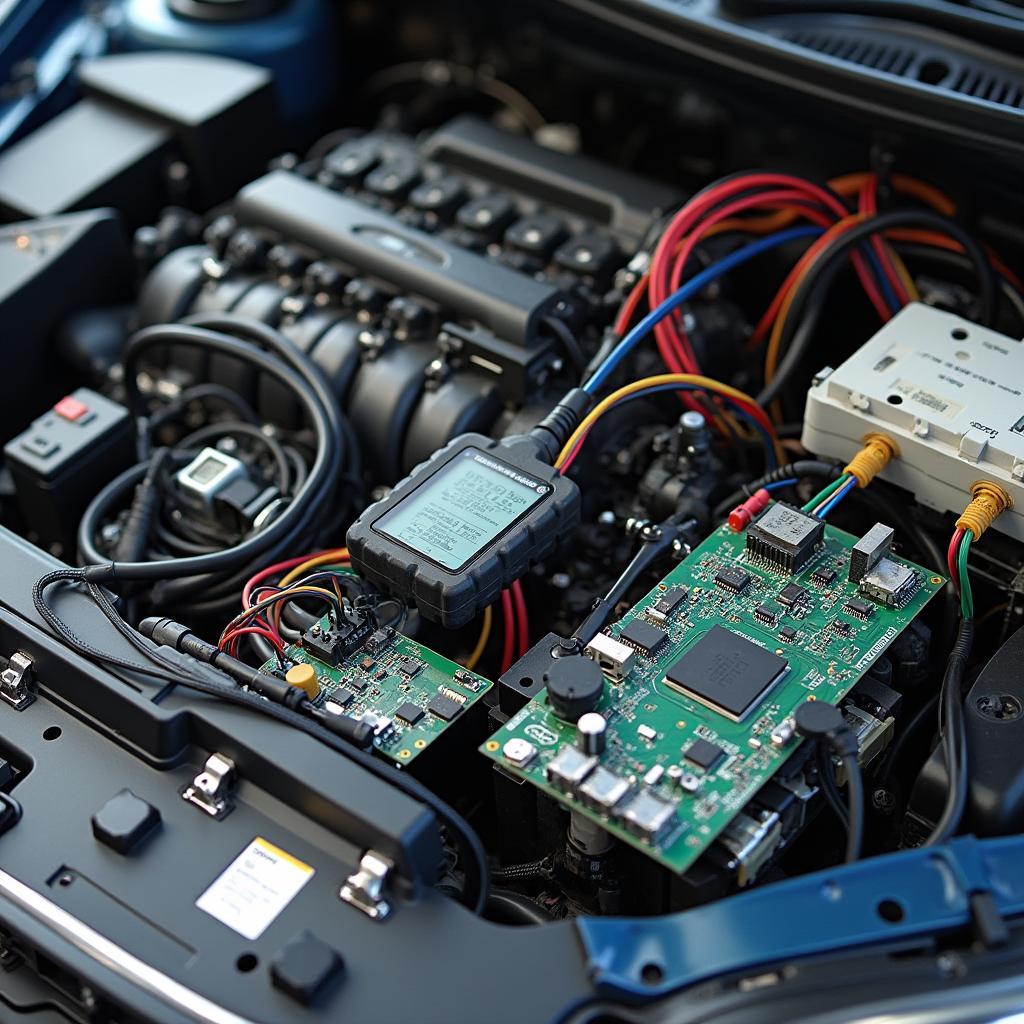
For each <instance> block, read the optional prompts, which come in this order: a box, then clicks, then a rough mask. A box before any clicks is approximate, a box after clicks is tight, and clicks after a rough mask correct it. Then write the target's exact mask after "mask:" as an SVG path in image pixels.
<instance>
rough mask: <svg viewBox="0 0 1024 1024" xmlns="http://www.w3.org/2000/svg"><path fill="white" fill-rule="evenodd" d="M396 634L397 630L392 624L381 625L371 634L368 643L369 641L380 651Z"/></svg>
mask: <svg viewBox="0 0 1024 1024" xmlns="http://www.w3.org/2000/svg"><path fill="white" fill-rule="evenodd" d="M394 636H395V631H394V630H393V629H392V628H391V627H390V626H381V628H380V629H378V630H377V631H376V632H375V633H373V634H372V635H371V636H370V639H369V640H368V641H367V643H369V645H370V646H371V647H372V648H373V649H374V650H375V651H379V650H381V648H383V647H387V645H388V644H389V643H391V641H392V640H393V639H394Z"/></svg>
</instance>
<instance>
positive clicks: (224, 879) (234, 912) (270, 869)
mask: <svg viewBox="0 0 1024 1024" xmlns="http://www.w3.org/2000/svg"><path fill="white" fill-rule="evenodd" d="M312 877H313V868H311V867H310V866H309V865H308V864H303V863H302V861H301V860H297V859H296V858H295V857H293V856H292V855H291V854H290V853H285V851H284V850H282V849H280V848H279V847H277V846H274V844H273V843H268V842H267V841H266V839H261V838H260V837H259V836H257V837H256V838H255V839H254V840H253V841H252V842H251V843H250V844H249V845H248V846H247V847H246V848H245V849H244V850H243V851H242V852H241V853H240V854H239V855H238V856H237V857H236V858H235V859H234V860H233V861H232V862H231V863H230V864H229V865H228V866H227V868H226V869H225V870H224V871H223V872H222V873H221V874H220V875H219V876H218V877H217V878H215V879H214V881H213V884H212V885H211V886H210V887H209V889H207V890H206V892H204V893H203V894H202V896H200V897H199V899H197V900H196V906H197V907H198V908H199V909H200V910H205V911H206V913H207V914H210V915H211V916H213V917H215V918H217V920H218V921H220V922H221V924H226V925H227V926H228V927H229V928H232V929H233V930H234V931H236V932H238V934H239V935H242V936H244V937H245V938H247V939H258V938H259V937H260V936H261V935H262V934H263V933H264V931H266V929H267V926H268V925H269V924H270V922H271V921H273V920H274V918H275V917H277V915H278V914H280V913H281V911H282V910H284V908H285V907H287V906H288V904H289V903H291V901H292V900H293V899H294V898H295V896H296V895H297V894H298V892H299V890H300V889H301V888H302V887H303V886H304V885H305V884H306V883H307V882H308V881H309V880H310V879H311V878H312Z"/></svg>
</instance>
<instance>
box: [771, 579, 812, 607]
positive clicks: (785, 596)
mask: <svg viewBox="0 0 1024 1024" xmlns="http://www.w3.org/2000/svg"><path fill="white" fill-rule="evenodd" d="M806 596H807V591H806V590H804V588H803V587H801V586H800V584H799V583H787V584H786V585H785V586H784V587H783V588H782V589H781V590H780V591H779V597H778V602H779V604H784V605H785V606H786V607H787V608H792V607H793V605H795V604H800V602H801V601H803V599H804V598H805V597H806Z"/></svg>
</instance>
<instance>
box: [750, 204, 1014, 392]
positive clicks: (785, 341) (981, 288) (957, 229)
mask: <svg viewBox="0 0 1024 1024" xmlns="http://www.w3.org/2000/svg"><path fill="white" fill-rule="evenodd" d="M905 225H912V226H914V227H925V228H930V229H933V230H937V231H941V232H942V233H943V234H947V235H951V236H952V237H953V238H954V239H956V241H958V242H959V243H960V244H961V245H962V246H963V248H964V252H965V253H966V255H967V257H968V259H970V261H971V265H972V267H973V268H974V272H975V274H976V275H977V279H978V299H977V307H978V311H977V315H976V319H977V320H978V321H979V322H981V323H983V324H986V325H988V324H991V323H992V320H993V318H994V316H995V311H996V301H995V300H996V285H995V277H994V272H993V270H992V266H991V264H990V263H989V261H988V257H987V256H986V255H985V251H984V249H983V248H982V247H981V246H980V245H979V244H978V243H977V242H976V241H975V240H974V238H972V237H971V235H970V234H969V233H968V232H966V231H965V230H964V229H963V228H962V227H961V226H960V225H959V224H957V223H956V221H952V220H950V219H949V218H948V217H943V216H941V215H940V214H937V213H933V212H932V211H930V210H920V209H912V210H890V211H888V212H885V213H880V214H877V215H876V216H874V217H871V218H870V219H868V220H864V221H861V222H860V223H858V224H855V225H854V226H853V227H851V228H849V229H848V230H846V231H844V232H843V233H842V234H841V235H839V236H838V237H837V238H836V239H835V240H834V241H833V242H831V243H830V244H829V245H828V246H827V247H826V248H825V249H823V250H822V252H821V253H820V254H819V256H818V258H817V259H816V260H815V261H814V262H813V263H812V264H811V266H810V268H809V269H808V271H807V273H806V274H805V275H804V277H803V279H802V280H801V281H800V283H799V285H797V289H796V293H795V294H794V296H793V300H792V302H791V304H790V307H789V311H788V313H787V315H786V320H785V323H784V324H783V328H782V337H781V339H780V347H781V349H782V351H784V352H785V355H784V356H783V357H782V360H781V362H780V363H779V366H778V369H777V370H776V372H775V376H774V377H773V378H772V380H771V382H770V383H769V384H767V385H765V387H764V389H763V390H762V391H761V393H760V394H759V395H758V396H757V399H756V401H757V403H758V404H759V405H761V406H766V405H768V404H770V403H771V402H773V401H774V400H775V399H776V398H778V397H779V395H780V394H781V393H782V390H783V389H784V388H785V386H786V385H787V384H788V383H789V380H790V378H791V377H792V376H793V374H794V373H795V372H796V370H797V369H798V368H799V366H800V364H801V362H802V360H803V357H804V356H805V355H806V354H807V349H808V347H809V345H810V343H811V340H812V337H813V334H814V326H815V322H816V320H817V315H818V314H820V311H821V309H822V308H823V303H822V302H821V300H818V301H817V302H812V298H813V297H814V296H815V295H816V294H818V292H819V288H820V286H821V284H822V281H827V280H828V279H829V277H830V275H831V274H833V273H835V272H836V271H835V270H834V269H833V268H835V267H837V266H841V262H840V261H845V258H846V256H847V254H848V253H849V251H850V249H852V248H854V247H856V246H859V245H860V244H861V243H862V242H863V241H864V240H865V239H867V238H869V237H870V236H871V235H874V234H878V233H879V232H881V231H886V230H888V229H890V228H896V227H903V226H905ZM812 314H815V315H812ZM798 331H799V338H798V337H797V336H796V334H797V332H798ZM798 342H799V343H798Z"/></svg>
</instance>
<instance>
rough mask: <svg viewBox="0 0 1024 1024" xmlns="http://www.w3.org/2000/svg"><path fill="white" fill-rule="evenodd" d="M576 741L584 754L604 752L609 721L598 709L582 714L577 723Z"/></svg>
mask: <svg viewBox="0 0 1024 1024" xmlns="http://www.w3.org/2000/svg"><path fill="white" fill-rule="evenodd" d="M576 741H577V743H578V744H579V747H580V750H582V751H583V753H584V754H603V753H604V748H605V745H606V744H607V742H608V723H607V722H606V721H605V717H604V715H602V714H599V713H598V712H597V711H588V712H587V713H586V714H585V715H580V719H579V721H578V722H577V723H576Z"/></svg>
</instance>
